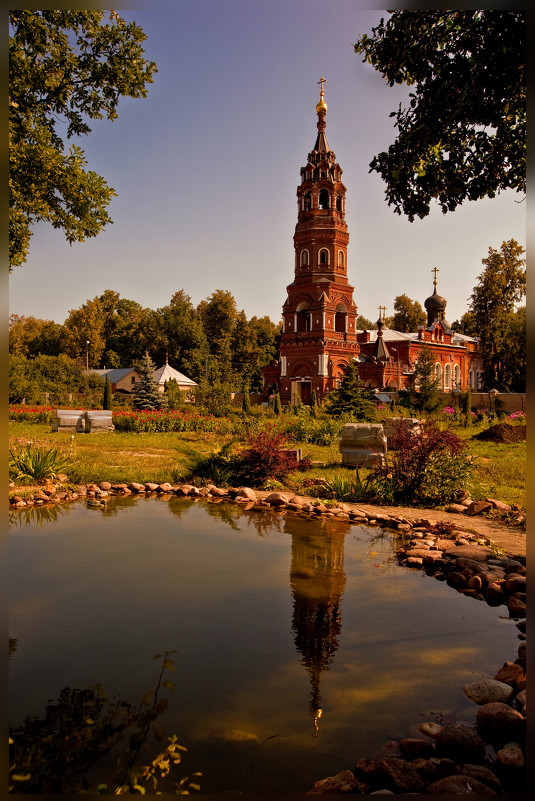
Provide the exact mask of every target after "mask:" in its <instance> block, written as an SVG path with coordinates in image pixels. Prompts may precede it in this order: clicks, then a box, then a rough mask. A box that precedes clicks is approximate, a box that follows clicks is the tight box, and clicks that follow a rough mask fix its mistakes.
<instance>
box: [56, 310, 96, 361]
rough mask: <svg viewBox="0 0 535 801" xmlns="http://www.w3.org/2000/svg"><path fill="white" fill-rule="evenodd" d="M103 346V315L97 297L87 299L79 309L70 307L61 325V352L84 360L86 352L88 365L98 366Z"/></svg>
mask: <svg viewBox="0 0 535 801" xmlns="http://www.w3.org/2000/svg"><path fill="white" fill-rule="evenodd" d="M87 342H89V346H88V345H87ZM105 347H106V340H105V338H104V317H103V314H102V306H101V304H100V300H99V298H94V299H93V300H87V301H86V302H85V303H84V304H83V305H82V306H81V307H80V308H79V309H71V310H70V311H69V316H68V317H67V319H66V320H65V323H64V325H63V332H62V338H61V349H62V352H63V353H66V354H67V356H70V357H71V358H72V359H80V360H83V361H84V362H85V361H86V353H87V361H88V364H89V367H98V365H99V364H100V358H101V356H102V353H103V351H104V348H105Z"/></svg>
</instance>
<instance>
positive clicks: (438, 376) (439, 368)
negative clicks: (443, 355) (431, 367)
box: [435, 362, 442, 386]
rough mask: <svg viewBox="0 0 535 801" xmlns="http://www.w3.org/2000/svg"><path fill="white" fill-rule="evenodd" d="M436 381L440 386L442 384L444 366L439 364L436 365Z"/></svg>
mask: <svg viewBox="0 0 535 801" xmlns="http://www.w3.org/2000/svg"><path fill="white" fill-rule="evenodd" d="M435 381H436V382H437V384H438V385H439V386H440V385H441V384H442V366H441V365H440V363H439V362H437V363H436V364H435Z"/></svg>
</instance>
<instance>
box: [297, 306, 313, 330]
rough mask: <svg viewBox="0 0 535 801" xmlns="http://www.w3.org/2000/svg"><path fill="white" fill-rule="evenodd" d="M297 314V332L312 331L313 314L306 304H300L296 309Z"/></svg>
mask: <svg viewBox="0 0 535 801" xmlns="http://www.w3.org/2000/svg"><path fill="white" fill-rule="evenodd" d="M296 312H297V330H298V331H310V329H311V316H312V315H311V314H310V310H309V308H308V305H307V304H306V303H300V304H299V306H298V307H297V309H296Z"/></svg>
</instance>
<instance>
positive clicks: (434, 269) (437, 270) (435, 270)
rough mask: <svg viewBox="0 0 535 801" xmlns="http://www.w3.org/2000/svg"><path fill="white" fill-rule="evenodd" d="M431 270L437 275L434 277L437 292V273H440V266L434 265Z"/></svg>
mask: <svg viewBox="0 0 535 801" xmlns="http://www.w3.org/2000/svg"><path fill="white" fill-rule="evenodd" d="M431 272H432V273H434V274H435V277H434V279H433V286H434V288H435V292H436V291H437V273H439V272H440V270H439V269H438V267H433V269H432V270H431Z"/></svg>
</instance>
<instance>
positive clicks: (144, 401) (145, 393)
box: [132, 350, 167, 411]
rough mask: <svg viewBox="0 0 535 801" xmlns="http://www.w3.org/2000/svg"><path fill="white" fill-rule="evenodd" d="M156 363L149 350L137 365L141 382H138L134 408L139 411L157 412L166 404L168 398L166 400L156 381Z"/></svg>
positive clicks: (135, 390)
mask: <svg viewBox="0 0 535 801" xmlns="http://www.w3.org/2000/svg"><path fill="white" fill-rule="evenodd" d="M154 370H155V367H154V362H153V361H152V359H151V357H150V356H149V352H148V350H146V351H145V355H144V356H143V358H142V359H141V361H140V362H139V363H138V364H137V371H138V373H139V375H140V380H139V381H138V382H137V384H136V387H135V389H134V398H133V401H132V407H133V408H134V409H137V410H139V411H155V410H156V409H161V408H162V407H163V406H164V405H166V404H165V401H166V400H167V398H165V399H164V396H163V394H161V393H160V391H159V389H158V385H157V383H156V382H155V380H154Z"/></svg>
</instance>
